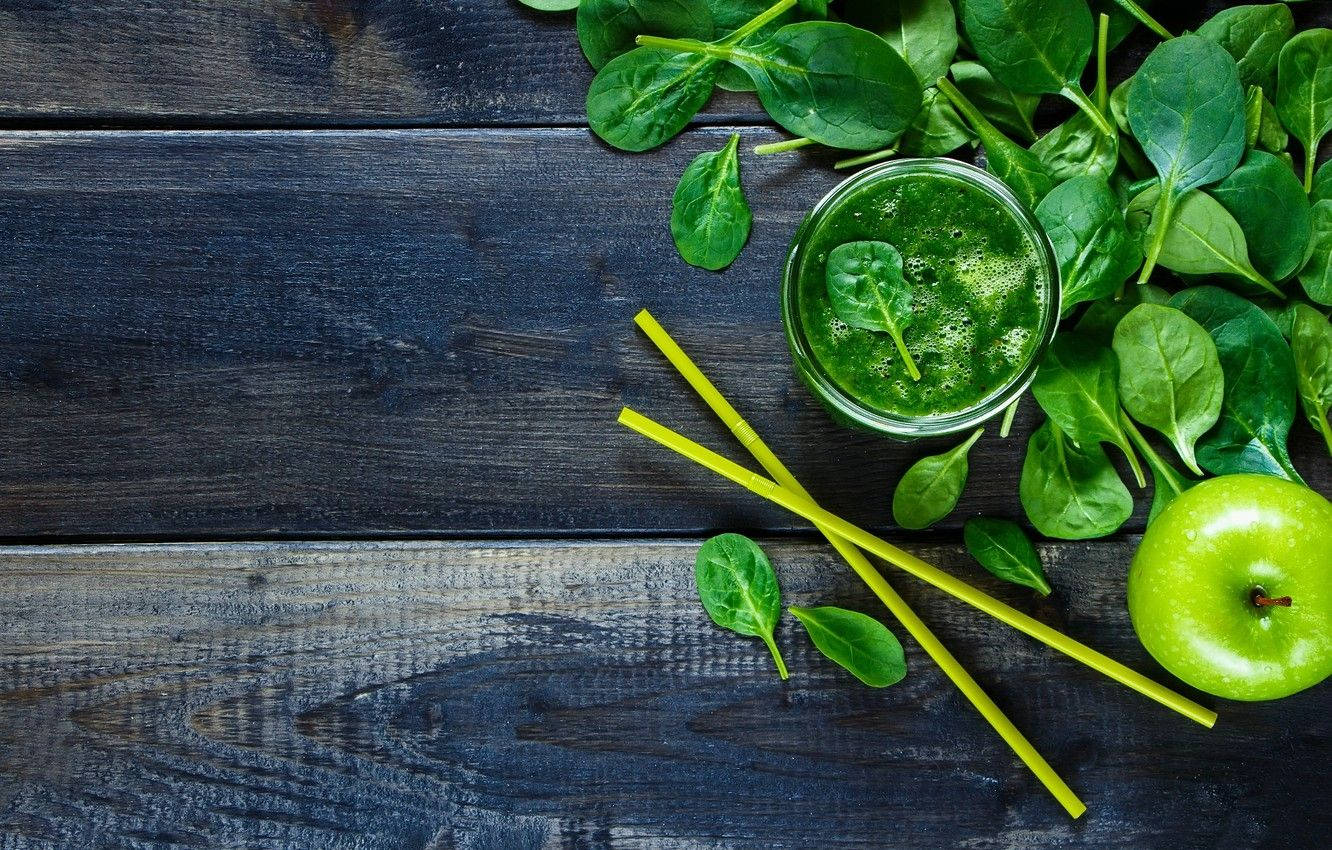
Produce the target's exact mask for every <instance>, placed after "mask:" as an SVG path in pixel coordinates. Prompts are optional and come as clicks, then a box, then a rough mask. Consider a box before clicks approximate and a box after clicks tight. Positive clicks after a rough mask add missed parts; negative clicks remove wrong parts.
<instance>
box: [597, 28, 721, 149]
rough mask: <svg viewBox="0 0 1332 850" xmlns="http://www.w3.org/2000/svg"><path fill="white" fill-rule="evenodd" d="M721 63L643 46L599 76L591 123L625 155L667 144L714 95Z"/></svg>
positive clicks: (617, 58) (609, 65)
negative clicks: (625, 153) (624, 152)
mask: <svg viewBox="0 0 1332 850" xmlns="http://www.w3.org/2000/svg"><path fill="white" fill-rule="evenodd" d="M720 64H721V63H720V62H719V61H718V60H716V59H714V58H711V57H708V56H692V55H687V54H682V53H676V52H674V51H670V50H658V49H656V48H652V47H639V48H637V49H635V50H631V51H629V52H628V53H626V54H624V55H623V56H617V57H615V58H614V59H612V60H611V61H610V62H608V63H606V66H605V67H604V68H602V69H601V70H600V71H598V72H597V75H596V77H595V78H593V80H592V85H591V87H589V88H588V90H587V123H588V125H589V126H590V127H591V128H592V132H594V133H596V134H597V136H599V137H600V138H601V140H602V141H604V142H606V143H607V144H609V145H612V146H614V147H617V148H619V149H620V150H625V151H645V150H649V149H651V148H655V147H657V146H658V145H662V144H665V143H666V142H667V141H669V140H670V139H671V137H673V136H674V135H675V134H676V133H679V132H680V131H681V130H683V129H684V128H685V125H687V124H688V123H689V122H690V120H691V119H692V118H693V117H694V116H695V115H696V114H698V111H699V110H700V109H702V108H703V106H704V105H705V104H707V102H708V99H709V98H711V97H712V87H713V84H714V83H715V82H716V79H717V68H718V66H719V65H720Z"/></svg>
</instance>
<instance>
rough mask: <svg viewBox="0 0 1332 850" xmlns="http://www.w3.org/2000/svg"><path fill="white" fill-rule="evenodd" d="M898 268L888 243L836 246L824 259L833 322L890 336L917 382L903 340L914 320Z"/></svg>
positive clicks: (895, 254) (899, 257)
mask: <svg viewBox="0 0 1332 850" xmlns="http://www.w3.org/2000/svg"><path fill="white" fill-rule="evenodd" d="M902 265H903V264H902V255H901V254H900V253H899V252H898V250H897V249H896V248H894V247H893V246H892V245H889V244H888V243H887V242H875V241H873V240H866V241H863V242H846V243H844V244H842V245H838V246H837V247H836V248H834V249H832V251H831V252H829V254H828V269H827V287H828V300H829V301H830V302H831V303H832V309H833V312H834V313H836V314H837V318H839V319H841V320H842V321H844V322H846V323H847V324H848V325H850V326H851V327H853V328H862V329H864V330H867V331H879V332H881V333H886V334H888V335H890V336H891V337H892V338H893V344H894V345H896V346H897V353H898V354H900V355H902V362H903V364H904V365H905V366H906V368H907V372H908V373H909V374H910V375H911V378H912V380H916V381H919V380H920V370H919V369H917V368H916V361H915V360H913V359H912V358H911V353H910V352H909V351H907V347H906V341H905V340H903V339H902V334H903V333H904V332H905V331H906V329H907V327H908V326H909V325H910V324H911V322H912V320H914V319H915V315H914V314H913V313H912V312H911V285H910V284H909V283H907V282H906V278H905V277H903V276H902Z"/></svg>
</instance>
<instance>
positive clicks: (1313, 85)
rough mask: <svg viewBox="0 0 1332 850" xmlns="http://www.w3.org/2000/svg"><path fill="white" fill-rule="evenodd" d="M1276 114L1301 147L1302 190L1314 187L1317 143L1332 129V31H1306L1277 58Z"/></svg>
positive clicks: (1283, 49) (1291, 41) (1288, 44)
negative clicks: (1302, 166) (1302, 164)
mask: <svg viewBox="0 0 1332 850" xmlns="http://www.w3.org/2000/svg"><path fill="white" fill-rule="evenodd" d="M1276 92H1277V96H1276V110H1277V115H1279V116H1281V123H1282V124H1284V125H1286V129H1287V130H1289V131H1290V134H1291V135H1292V136H1294V137H1295V138H1297V139H1299V140H1300V144H1301V145H1303V146H1304V190H1305V191H1306V192H1307V191H1309V190H1310V189H1312V188H1313V174H1314V160H1315V159H1316V158H1317V156H1318V144H1319V142H1321V141H1322V140H1323V136H1326V135H1327V133H1328V131H1329V130H1332V30H1329V29H1321V28H1320V29H1311V30H1305V31H1304V32H1302V33H1300V34H1299V35H1297V36H1295V37H1294V38H1292V39H1291V40H1290V41H1288V42H1286V46H1285V47H1283V48H1281V55H1280V57H1278V59H1277V90H1276Z"/></svg>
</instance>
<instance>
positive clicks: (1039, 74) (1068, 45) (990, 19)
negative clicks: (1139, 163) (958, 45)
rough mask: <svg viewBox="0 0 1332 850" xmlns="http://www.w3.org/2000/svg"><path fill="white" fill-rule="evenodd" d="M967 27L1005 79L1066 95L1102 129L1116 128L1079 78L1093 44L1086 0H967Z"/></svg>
mask: <svg viewBox="0 0 1332 850" xmlns="http://www.w3.org/2000/svg"><path fill="white" fill-rule="evenodd" d="M960 5H961V9H960V12H961V18H962V28H963V29H965V30H966V33H967V38H968V40H969V41H970V43H971V46H972V48H973V49H974V50H975V51H976V55H977V57H978V58H979V59H980V61H981V63H982V64H984V65H985V67H987V68H989V69H990V73H991V74H993V75H994V78H995V79H996V80H998V81H999V82H1001V83H1003V84H1004V85H1005V86H1008V87H1009V88H1010V89H1012V90H1013V91H1020V92H1026V93H1028V94H1061V95H1063V96H1064V97H1066V98H1068V99H1069V100H1071V101H1072V102H1073V103H1074V104H1075V105H1076V106H1077V107H1078V108H1079V109H1081V110H1082V111H1083V112H1084V113H1086V114H1087V117H1088V118H1089V119H1090V120H1091V121H1092V124H1093V125H1094V126H1095V127H1096V128H1097V129H1099V130H1100V131H1101V132H1102V133H1105V134H1107V135H1109V134H1110V133H1111V132H1113V128H1112V127H1111V126H1110V123H1109V122H1108V121H1106V119H1105V116H1104V115H1102V114H1101V112H1100V110H1099V109H1097V108H1096V104H1094V103H1092V101H1091V98H1089V97H1087V95H1086V93H1085V92H1083V90H1082V88H1081V86H1080V85H1079V83H1078V78H1079V77H1081V76H1082V69H1083V67H1084V66H1085V65H1086V64H1087V58H1088V57H1089V56H1090V55H1091V47H1092V19H1091V12H1090V11H1088V9H1087V4H1086V3H1084V2H1082V0H961V4H960Z"/></svg>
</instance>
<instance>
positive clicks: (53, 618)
mask: <svg viewBox="0 0 1332 850" xmlns="http://www.w3.org/2000/svg"><path fill="white" fill-rule="evenodd" d="M1132 544H1133V541H1124V542H1122V543H1117V544H1099V545H1089V546H1082V545H1063V546H1060V547H1058V548H1050V547H1046V548H1045V549H1044V550H1043V555H1044V557H1045V558H1046V559H1047V565H1048V569H1049V573H1050V577H1051V580H1052V582H1053V584H1054V586H1055V587H1056V595H1055V596H1053V597H1051V598H1050V599H1049V600H1043V601H1039V600H1036V599H1035V598H1033V597H1032V596H1031V595H1030V594H1029V593H1028V592H1027V591H1025V590H1023V589H1021V588H1015V587H1013V586H1012V585H1001V584H999V583H998V582H996V581H994V580H992V579H990V578H989V577H988V576H986V575H985V574H983V572H982V571H981V570H980V569H979V568H978V567H977V566H975V565H974V564H972V563H970V562H969V561H968V560H967V559H966V557H965V556H964V555H962V554H961V553H960V552H959V551H957V550H956V549H952V548H924V549H919V550H917V551H918V552H919V554H921V555H922V556H923V557H926V558H929V559H931V560H934V561H936V562H937V563H939V564H941V565H942V566H944V567H946V568H948V569H951V570H953V571H955V572H956V573H958V574H959V575H962V576H964V577H966V578H967V579H969V580H972V581H975V582H977V583H979V584H980V585H982V586H983V587H985V588H987V589H988V590H990V591H991V592H994V593H996V594H998V595H1000V596H1001V597H1003V598H1005V599H1007V600H1009V601H1011V602H1012V603H1013V604H1015V605H1018V606H1019V607H1021V608H1023V609H1026V610H1029V611H1031V612H1032V613H1033V614H1034V615H1035V616H1038V617H1040V618H1042V619H1043V620H1046V621H1047V622H1050V623H1052V624H1054V625H1056V626H1058V627H1060V628H1063V629H1066V630H1067V631H1069V632H1070V633H1071V634H1073V635H1074V636H1076V637H1078V638H1080V639H1082V640H1085V641H1087V642H1089V643H1090V644H1092V645H1094V646H1096V647H1097V648H1099V649H1102V650H1103V651H1106V652H1108V653H1109V654H1111V655H1113V656H1115V657H1118V658H1120V659H1122V660H1124V661H1125V662H1127V663H1129V664H1131V665H1133V666H1135V667H1137V668H1139V669H1142V670H1144V671H1145V672H1147V673H1149V674H1150V675H1155V676H1157V677H1158V678H1161V679H1162V680H1163V681H1172V680H1171V679H1169V677H1168V676H1167V675H1166V674H1165V673H1164V672H1163V671H1161V670H1159V668H1157V667H1156V666H1155V665H1154V664H1153V663H1152V662H1151V661H1150V659H1148V658H1147V657H1146V656H1145V653H1144V652H1143V650H1142V649H1141V647H1140V646H1139V645H1138V644H1137V642H1136V640H1135V639H1134V637H1133V635H1132V632H1131V629H1130V626H1129V623H1128V618H1127V614H1126V613H1125V612H1124V610H1123V605H1122V596H1123V576H1124V570H1125V563H1126V560H1127V558H1128V556H1129V555H1130V553H1131V551H1132ZM697 546H698V543H697V541H692V542H688V541H684V542H672V541H646V542H643V543H641V544H634V545H627V544H617V543H595V542H593V543H581V544H575V543H569V544H565V543H541V542H537V543H530V544H515V545H486V544H477V545H466V544H428V543H411V544H373V543H370V544H360V545H355V544H353V545H337V544H274V545H253V544H250V545H209V544H205V545H173V546H93V547H35V548H6V549H0V593H2V594H3V598H4V599H5V600H6V609H7V612H8V615H7V616H6V617H5V618H4V621H3V623H0V645H2V646H3V651H2V653H0V670H2V671H3V690H2V691H0V718H2V719H3V723H2V724H0V730H3V731H0V846H5V847H37V846H56V847H79V848H86V847H203V846H246V847H268V846H274V847H276V846H284V847H295V846H301V847H323V848H344V847H345V848H379V847H418V848H419V847H429V848H453V847H458V848H482V847H494V848H538V847H543V848H548V847H561V848H609V847H615V848H667V847H669V848H679V847H700V848H701V847H707V848H722V847H758V846H762V847H813V846H819V847H883V846H891V847H895V848H916V847H919V848H939V847H977V848H1007V847H1013V848H1019V847H1020V848H1032V847H1095V848H1134V850H1143V848H1172V850H1187V848H1216V847H1226V848H1249V847H1312V846H1315V842H1316V841H1317V840H1318V838H1319V836H1322V837H1323V838H1325V837H1326V835H1327V834H1328V832H1327V831H1328V830H1329V829H1332V820H1329V806H1328V804H1329V803H1332V799H1330V798H1329V789H1328V786H1327V783H1326V767H1327V763H1328V759H1329V758H1332V744H1330V743H1329V737H1328V736H1329V719H1328V714H1327V711H1326V706H1327V697H1328V690H1327V688H1328V685H1327V684H1324V685H1321V686H1319V687H1316V688H1314V689H1312V690H1310V691H1308V692H1306V693H1304V694H1301V695H1298V696H1295V697H1292V698H1290V699H1286V700H1282V701H1280V702H1276V703H1269V704H1239V703H1227V702H1224V701H1214V700H1210V699H1208V698H1206V697H1201V698H1202V699H1203V700H1204V701H1205V702H1208V703H1209V704H1211V705H1214V707H1216V708H1217V709H1218V710H1219V712H1220V714H1221V718H1220V721H1219V722H1218V723H1217V725H1216V727H1215V729H1213V730H1210V731H1209V730H1206V729H1203V728H1202V727H1200V726H1197V725H1195V724H1192V723H1190V722H1188V721H1186V720H1184V719H1182V718H1179V717H1177V716H1174V715H1172V714H1170V713H1169V712H1167V711H1166V710H1165V709H1163V708H1161V707H1159V706H1157V705H1155V704H1153V703H1150V702H1148V701H1147V700H1145V699H1143V698H1141V697H1139V696H1137V695H1136V694H1133V693H1131V692H1129V691H1127V690H1125V689H1123V688H1121V687H1118V686H1116V685H1114V684H1112V683H1110V682H1108V681H1106V680H1104V679H1102V678H1100V677H1099V676H1097V674H1095V673H1093V672H1091V671H1089V670H1087V669H1085V668H1082V667H1080V666H1078V665H1076V664H1074V663H1072V662H1070V661H1068V660H1067V659H1064V658H1062V657H1060V656H1057V655H1054V654H1052V653H1050V652H1049V651H1048V650H1046V649H1045V648H1044V647H1041V646H1039V645H1037V644H1034V643H1033V642H1031V641H1029V640H1027V639H1026V638H1024V637H1022V636H1021V635H1018V634H1017V633H1016V632H1013V631H1011V630H1009V629H1007V628H1006V627H1004V626H1002V625H1001V624H998V623H995V622H993V621H989V620H988V619H986V618H984V617H983V616H982V615H980V614H977V613H974V612H972V611H971V610H970V609H966V608H963V607H960V606H959V605H957V604H955V603H953V602H952V601H948V600H945V598H944V597H942V596H941V595H940V594H938V592H937V591H934V590H932V589H930V588H926V587H924V586H922V585H920V584H919V583H917V582H915V581H914V580H910V579H907V578H905V577H900V576H899V577H898V579H899V580H895V584H896V585H897V586H898V587H899V588H900V589H901V590H902V592H903V594H904V595H905V596H906V597H907V598H908V601H909V602H911V603H912V604H913V605H915V606H917V610H919V611H921V612H922V613H924V614H925V616H926V619H927V620H928V621H929V622H930V623H931V625H932V626H933V627H935V628H936V629H937V631H938V633H939V634H940V636H941V637H942V638H943V639H944V640H945V642H946V643H947V644H948V645H949V646H950V647H951V648H953V649H954V651H955V652H956V653H957V654H958V656H959V658H960V659H961V660H962V661H963V663H965V664H967V665H968V667H969V668H970V669H971V670H972V671H973V672H974V673H975V674H976V676H977V678H978V679H979V680H980V681H981V682H982V683H983V684H984V685H985V686H986V687H987V688H988V689H990V691H991V692H992V694H993V695H994V696H995V698H996V700H997V701H998V702H999V703H1000V704H1001V705H1002V706H1003V707H1004V708H1005V710H1006V711H1008V712H1009V713H1010V715H1011V716H1012V718H1013V719H1014V721H1015V722H1016V723H1017V724H1018V726H1019V727H1020V728H1022V729H1023V730H1025V731H1026V732H1027V733H1028V734H1029V736H1030V737H1031V738H1032V740H1033V742H1034V743H1035V744H1036V745H1037V747H1038V748H1039V749H1041V750H1042V752H1043V753H1044V754H1045V755H1046V756H1047V757H1048V758H1049V759H1050V761H1051V762H1052V763H1053V765H1054V766H1055V767H1056V768H1057V769H1058V770H1060V771H1061V772H1062V773H1063V774H1064V776H1065V777H1066V778H1067V779H1068V780H1069V782H1070V783H1071V784H1072V786H1073V787H1074V788H1075V789H1076V790H1078V791H1079V792H1080V793H1081V794H1082V795H1083V796H1084V798H1085V800H1086V801H1087V803H1088V805H1089V806H1090V810H1089V812H1088V814H1087V815H1086V816H1085V817H1084V818H1083V819H1082V820H1080V821H1077V822H1072V821H1070V820H1068V818H1067V817H1066V816H1065V815H1064V814H1063V812H1062V811H1061V810H1060V809H1059V808H1058V807H1057V805H1056V804H1055V803H1054V802H1053V801H1052V800H1050V799H1049V798H1048V797H1047V796H1046V794H1045V792H1044V791H1043V790H1041V789H1040V788H1039V786H1038V785H1037V784H1036V783H1035V782H1034V781H1033V780H1032V779H1031V778H1030V776H1028V775H1027V773H1026V772H1025V770H1024V769H1023V768H1022V766H1021V765H1020V764H1019V763H1017V761H1016V760H1015V759H1014V758H1013V757H1012V756H1011V754H1010V753H1009V752H1008V751H1007V750H1006V749H1005V748H1004V746H1003V745H1002V743H1000V742H999V740H998V738H997V737H996V736H994V735H993V734H992V732H991V731H990V730H989V728H988V727H987V726H985V724H984V723H983V721H982V720H981V719H980V718H979V717H978V716H977V715H976V714H975V713H974V712H973V711H972V709H971V708H970V707H969V706H968V705H967V704H966V702H965V700H963V699H962V698H961V697H960V696H959V695H958V694H957V693H956V692H955V690H954V689H953V688H952V686H951V685H950V684H949V683H948V681H947V680H946V679H945V678H944V677H943V675H942V674H941V673H940V672H939V671H938V670H937V669H935V668H934V667H933V666H932V664H931V663H930V662H929V660H928V658H926V657H924V656H923V654H922V653H921V652H920V651H919V649H918V648H917V647H916V646H915V645H914V644H913V643H911V642H910V640H909V638H907V637H906V636H905V635H902V637H903V640H904V642H905V643H906V644H907V654H908V668H909V673H908V677H907V679H906V680H905V681H904V682H903V683H902V684H900V685H898V686H895V687H892V688H888V689H884V690H871V689H868V688H865V687H863V686H861V685H860V684H859V683H858V682H856V681H855V680H854V679H852V678H851V677H850V676H849V675H847V674H845V673H844V672H842V671H841V670H840V669H839V668H835V667H833V666H832V665H831V664H830V663H829V662H827V661H825V660H824V659H822V657H821V656H819V655H818V654H817V653H816V652H815V651H814V650H813V648H812V647H811V646H810V645H809V644H808V642H807V640H806V638H805V637H804V636H803V634H802V633H801V632H800V631H799V628H798V627H797V626H795V625H794V624H793V621H791V619H790V618H789V617H787V618H785V619H784V621H783V624H782V626H781V629H780V632H779V640H780V642H781V644H782V646H783V649H784V652H785V653H786V655H787V658H788V661H789V662H790V664H791V668H792V671H793V672H792V678H791V679H790V680H789V682H787V683H785V684H784V683H782V682H781V681H779V680H778V679H777V677H776V675H775V674H774V672H773V670H772V669H771V659H770V658H769V657H768V655H767V653H766V651H764V649H763V647H762V646H761V645H760V644H759V643H758V642H757V641H753V640H747V639H741V638H738V637H735V636H733V635H730V634H729V633H724V632H721V631H720V630H718V629H716V628H715V627H714V626H712V625H711V623H710V621H709V620H708V619H707V616H706V614H704V612H703V611H702V609H701V608H700V607H699V606H698V604H697V601H696V597H695V594H694V589H693V582H692V564H693V558H694V554H695V552H696V550H697ZM767 549H768V551H769V553H770V554H771V556H772V559H773V562H774V564H775V566H776V568H777V570H778V573H779V574H780V576H781V580H782V584H783V588H784V593H785V601H786V602H787V603H788V604H821V603H832V604H842V605H849V606H852V607H857V608H860V609H861V610H865V611H869V612H872V613H875V614H882V613H884V612H882V611H881V609H878V608H876V607H875V603H874V602H873V600H872V598H871V597H869V595H868V593H867V592H865V591H864V590H863V589H862V588H861V587H860V586H859V585H858V583H857V582H856V580H855V579H854V578H853V577H851V575H850V574H849V572H848V571H847V570H846V569H845V568H844V567H843V566H842V565H841V564H840V563H837V562H835V561H834V560H833V559H832V557H831V556H830V552H829V550H828V549H827V548H826V547H825V546H821V545H817V544H812V543H802V542H786V543H770V544H768V545H767ZM893 625H894V626H895V624H893ZM895 631H896V632H897V633H898V634H902V632H901V629H900V627H895ZM48 842H49V843H48Z"/></svg>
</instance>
